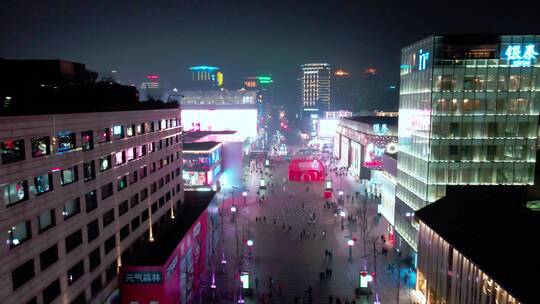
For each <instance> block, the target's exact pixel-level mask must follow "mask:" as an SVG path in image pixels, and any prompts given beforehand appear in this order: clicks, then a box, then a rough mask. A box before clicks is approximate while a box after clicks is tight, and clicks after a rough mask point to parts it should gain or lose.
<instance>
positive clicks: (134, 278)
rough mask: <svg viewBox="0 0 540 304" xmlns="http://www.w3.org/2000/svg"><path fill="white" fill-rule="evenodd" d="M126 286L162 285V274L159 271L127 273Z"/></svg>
mask: <svg viewBox="0 0 540 304" xmlns="http://www.w3.org/2000/svg"><path fill="white" fill-rule="evenodd" d="M124 283H125V284H160V283H161V272H159V271H127V272H124Z"/></svg>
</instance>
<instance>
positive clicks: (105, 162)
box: [99, 155, 111, 172]
mask: <svg viewBox="0 0 540 304" xmlns="http://www.w3.org/2000/svg"><path fill="white" fill-rule="evenodd" d="M110 168H111V156H110V155H107V156H104V157H100V158H99V171H100V172H102V171H105V170H109V169H110Z"/></svg>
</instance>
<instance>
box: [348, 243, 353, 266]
mask: <svg viewBox="0 0 540 304" xmlns="http://www.w3.org/2000/svg"><path fill="white" fill-rule="evenodd" d="M347 245H349V261H351V260H352V247H353V246H354V240H352V239H349V240H348V241H347Z"/></svg>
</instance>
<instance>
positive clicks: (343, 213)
mask: <svg viewBox="0 0 540 304" xmlns="http://www.w3.org/2000/svg"><path fill="white" fill-rule="evenodd" d="M339 216H341V230H343V229H345V228H344V227H343V218H344V217H345V211H343V210H341V212H339Z"/></svg>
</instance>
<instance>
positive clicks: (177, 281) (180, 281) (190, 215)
mask: <svg viewBox="0 0 540 304" xmlns="http://www.w3.org/2000/svg"><path fill="white" fill-rule="evenodd" d="M185 199H186V201H185V202H184V203H183V204H182V205H181V207H179V210H178V214H177V215H176V216H174V214H171V217H175V218H174V219H172V223H170V224H169V225H165V227H160V229H156V230H154V233H153V234H152V233H151V235H153V238H154V240H153V241H147V242H145V243H144V244H143V245H142V246H141V247H138V248H131V249H132V250H131V251H130V253H132V254H130V255H129V256H127V257H126V258H125V261H124V264H123V265H122V266H121V267H120V274H119V277H118V279H119V288H120V299H121V303H123V304H131V303H170V304H179V303H193V302H195V299H198V297H199V294H200V291H201V287H202V286H201V281H200V278H201V277H202V276H203V274H204V273H205V271H206V270H207V269H206V267H207V265H208V263H209V261H210V259H211V257H212V252H213V251H214V250H213V248H215V244H216V242H217V233H214V232H215V231H217V227H216V226H217V224H218V220H217V208H216V207H215V206H214V205H215V192H212V191H208V192H207V191H186V192H185ZM154 226H155V225H154ZM157 230H159V231H157Z"/></svg>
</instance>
